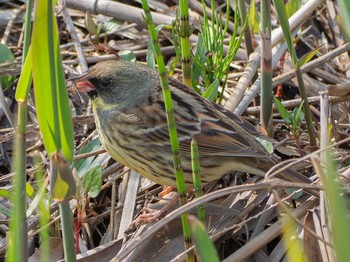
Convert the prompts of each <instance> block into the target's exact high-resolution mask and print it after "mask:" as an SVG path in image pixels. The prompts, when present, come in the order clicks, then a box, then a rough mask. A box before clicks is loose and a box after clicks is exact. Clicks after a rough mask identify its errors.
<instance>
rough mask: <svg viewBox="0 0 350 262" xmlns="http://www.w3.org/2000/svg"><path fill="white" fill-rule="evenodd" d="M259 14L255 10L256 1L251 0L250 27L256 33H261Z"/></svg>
mask: <svg viewBox="0 0 350 262" xmlns="http://www.w3.org/2000/svg"><path fill="white" fill-rule="evenodd" d="M259 21H260V18H259V14H258V13H257V12H256V11H255V1H254V0H251V2H250V7H249V22H248V23H249V27H250V31H251V32H254V33H256V34H257V33H259Z"/></svg>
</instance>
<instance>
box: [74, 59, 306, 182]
mask: <svg viewBox="0 0 350 262" xmlns="http://www.w3.org/2000/svg"><path fill="white" fill-rule="evenodd" d="M73 82H74V84H75V86H76V87H77V89H78V90H79V92H85V93H87V94H88V95H89V97H90V98H91V100H92V107H93V115H94V119H95V123H96V128H97V131H98V134H99V137H100V140H101V143H102V145H103V146H104V148H105V149H106V151H107V152H108V153H109V154H110V155H111V157H112V158H113V159H114V160H116V161H117V162H119V163H120V164H123V165H124V166H127V167H129V168H130V169H132V170H134V171H136V172H138V173H139V174H140V175H142V176H143V177H145V178H147V179H149V180H151V181H153V182H155V183H158V184H161V185H167V186H172V187H176V179H175V175H174V167H173V153H172V150H171V144H170V140H169V133H168V125H167V115H166V109H165V105H164V98H163V92H162V87H161V82H160V78H159V73H158V71H157V70H154V69H150V68H149V67H147V66H146V65H143V64H140V63H135V62H130V61H126V60H107V61H103V62H99V63H97V64H95V65H94V66H92V67H91V68H90V69H89V70H88V71H87V72H86V73H84V74H82V75H81V76H79V77H77V78H75V79H74V81H73ZM168 82H169V88H170V91H171V96H172V102H173V110H174V115H175V122H176V128H177V135H178V140H179V146H180V156H181V163H182V169H183V172H184V179H185V182H186V185H188V187H193V182H192V165H191V141H192V139H195V140H196V142H197V144H198V151H199V166H200V178H201V182H202V184H203V185H206V184H208V183H210V182H212V181H215V180H218V179H220V178H222V177H223V176H225V175H226V174H228V173H230V172H231V171H242V172H246V173H250V174H253V175H258V176H262V177H264V176H265V174H266V172H267V171H268V170H269V169H270V168H272V167H273V166H274V165H276V164H278V163H279V162H280V159H279V157H277V155H275V154H274V153H270V152H268V151H267V150H266V149H265V147H264V146H263V145H262V144H261V142H260V141H261V140H267V141H271V138H269V137H267V136H265V135H264V134H262V133H261V132H259V131H258V130H257V129H256V128H255V127H254V126H253V125H252V124H250V123H249V122H248V121H247V120H245V119H243V118H241V117H239V116H237V115H235V114H234V113H232V112H230V111H227V110H226V109H224V108H223V107H221V106H219V105H217V104H215V103H213V102H211V101H209V100H207V99H205V98H203V97H202V96H201V95H200V94H198V93H196V92H195V91H194V90H193V89H191V88H189V87H188V86H186V85H185V84H183V83H182V82H181V81H179V80H177V79H175V78H173V77H170V76H168ZM280 176H281V177H282V178H283V179H287V180H289V181H298V182H306V183H310V182H311V180H310V179H309V178H307V177H306V176H304V175H302V174H300V173H298V172H296V171H294V170H291V169H287V170H284V171H283V172H282V173H281V174H280Z"/></svg>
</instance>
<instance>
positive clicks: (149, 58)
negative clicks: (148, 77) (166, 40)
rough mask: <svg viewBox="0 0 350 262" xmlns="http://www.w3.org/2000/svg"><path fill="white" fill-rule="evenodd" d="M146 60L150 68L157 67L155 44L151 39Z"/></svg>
mask: <svg viewBox="0 0 350 262" xmlns="http://www.w3.org/2000/svg"><path fill="white" fill-rule="evenodd" d="M146 62H147V65H148V67H149V68H151V69H156V58H155V56H154V52H153V44H152V41H151V40H149V41H148V44H147V56H146Z"/></svg>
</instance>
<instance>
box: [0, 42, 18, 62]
mask: <svg viewBox="0 0 350 262" xmlns="http://www.w3.org/2000/svg"><path fill="white" fill-rule="evenodd" d="M14 59H15V57H14V56H13V54H12V52H11V50H10V48H8V47H7V46H6V45H4V44H0V63H5V62H12V61H13V60H14Z"/></svg>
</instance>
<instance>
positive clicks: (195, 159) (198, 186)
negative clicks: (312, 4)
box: [191, 138, 205, 222]
mask: <svg viewBox="0 0 350 262" xmlns="http://www.w3.org/2000/svg"><path fill="white" fill-rule="evenodd" d="M191 158H192V172H193V184H194V193H195V196H196V198H200V197H201V196H202V182H201V177H200V174H199V171H200V165H199V153H198V144H197V141H196V140H195V139H194V138H193V139H192V142H191ZM197 215H198V218H199V220H201V221H202V222H204V220H205V214H204V205H200V206H198V207H197Z"/></svg>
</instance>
